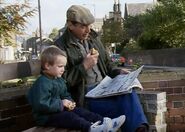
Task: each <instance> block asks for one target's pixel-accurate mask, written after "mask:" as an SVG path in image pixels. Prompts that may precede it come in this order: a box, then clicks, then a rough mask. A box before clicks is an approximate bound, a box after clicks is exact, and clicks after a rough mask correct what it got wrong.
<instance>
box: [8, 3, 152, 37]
mask: <svg viewBox="0 0 185 132" xmlns="http://www.w3.org/2000/svg"><path fill="white" fill-rule="evenodd" d="M6 1H10V2H13V1H19V0H6ZM30 2H31V3H32V6H33V7H37V5H38V0H30ZM151 2H153V0H120V4H121V11H122V16H123V12H124V5H125V3H151ZM40 3H41V22H42V30H43V31H44V33H50V32H51V30H52V29H53V28H55V27H56V28H58V29H60V28H62V27H63V26H64V24H65V21H66V11H67V9H68V8H69V7H70V6H71V5H73V4H78V5H84V6H86V7H87V8H89V9H90V10H91V12H92V14H94V15H95V17H96V18H103V17H105V15H108V14H109V11H113V4H114V0H40ZM38 25H39V17H38V13H37V14H36V15H35V16H34V17H33V18H31V19H29V23H28V24H27V33H28V34H31V33H32V32H33V31H35V30H36V29H37V28H38Z"/></svg>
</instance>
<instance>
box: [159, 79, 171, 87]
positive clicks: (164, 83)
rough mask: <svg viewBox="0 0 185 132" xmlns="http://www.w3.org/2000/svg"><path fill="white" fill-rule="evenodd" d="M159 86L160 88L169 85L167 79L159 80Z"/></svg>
mask: <svg viewBox="0 0 185 132" xmlns="http://www.w3.org/2000/svg"><path fill="white" fill-rule="evenodd" d="M159 87H160V88H161V87H169V85H168V81H160V82H159Z"/></svg>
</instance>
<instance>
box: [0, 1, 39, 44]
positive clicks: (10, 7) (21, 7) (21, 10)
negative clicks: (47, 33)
mask: <svg viewBox="0 0 185 132" xmlns="http://www.w3.org/2000/svg"><path fill="white" fill-rule="evenodd" d="M35 12H36V9H32V8H31V7H30V4H29V2H28V1H27V0H25V1H24V2H22V3H20V1H19V3H15V4H6V3H4V2H3V1H2V0H1V1H0V39H1V40H2V39H3V40H4V41H5V42H7V43H12V42H11V38H12V34H22V33H23V31H24V29H25V27H26V23H27V20H26V19H27V18H29V17H32V16H33V15H34V13H35Z"/></svg>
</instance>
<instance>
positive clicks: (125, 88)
mask: <svg viewBox="0 0 185 132" xmlns="http://www.w3.org/2000/svg"><path fill="white" fill-rule="evenodd" d="M142 68H143V66H141V67H140V68H138V69H137V70H135V71H133V72H130V73H128V74H120V75H117V76H116V77H115V78H113V79H112V78H110V77H109V76H106V77H105V78H104V79H103V80H102V81H101V82H100V84H99V85H97V86H96V87H95V88H94V89H92V90H91V91H89V92H88V93H87V94H86V95H85V96H86V97H88V98H103V97H109V96H115V95H120V94H126V93H131V92H132V88H133V87H138V88H141V89H142V88H143V87H142V85H141V83H140V82H139V80H138V79H137V77H138V75H139V73H140V72H141V70H142Z"/></svg>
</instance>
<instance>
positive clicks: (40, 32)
mask: <svg viewBox="0 0 185 132" xmlns="http://www.w3.org/2000/svg"><path fill="white" fill-rule="evenodd" d="M38 9H39V34H40V35H39V38H40V44H41V45H42V24H41V6H40V0H38Z"/></svg>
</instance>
